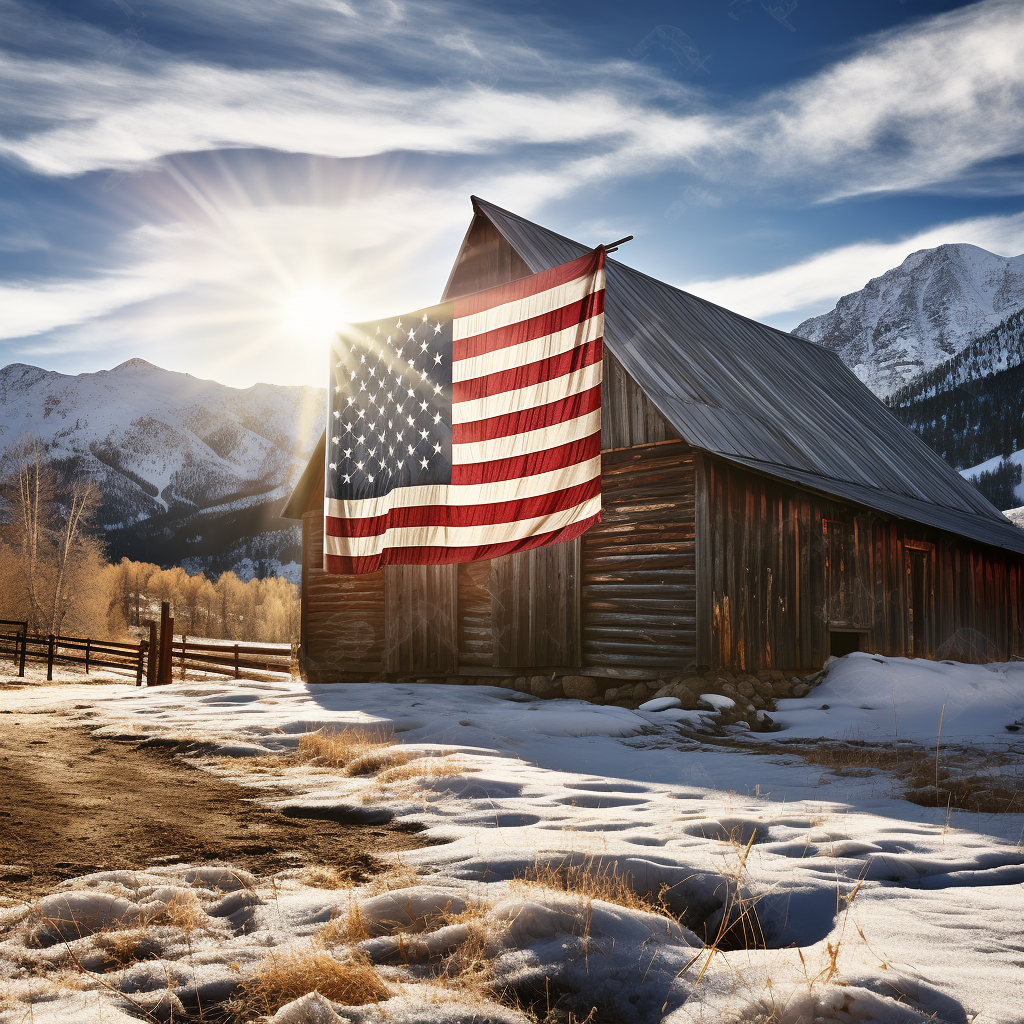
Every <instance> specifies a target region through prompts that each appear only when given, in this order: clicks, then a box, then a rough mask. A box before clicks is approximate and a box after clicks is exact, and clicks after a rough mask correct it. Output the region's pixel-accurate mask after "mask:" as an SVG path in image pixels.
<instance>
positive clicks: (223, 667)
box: [0, 619, 293, 686]
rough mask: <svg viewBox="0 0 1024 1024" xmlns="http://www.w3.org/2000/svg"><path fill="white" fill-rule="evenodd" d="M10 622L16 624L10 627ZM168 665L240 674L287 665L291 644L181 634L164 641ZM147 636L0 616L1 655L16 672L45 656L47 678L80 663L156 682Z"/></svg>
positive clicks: (276, 669)
mask: <svg viewBox="0 0 1024 1024" xmlns="http://www.w3.org/2000/svg"><path fill="white" fill-rule="evenodd" d="M11 627H16V628H15V629H12V628H11ZM169 646H170V652H171V662H172V669H173V670H177V671H178V673H179V675H180V678H184V677H185V673H186V671H187V670H188V669H192V670H198V671H203V672H208V673H213V674H215V675H223V676H232V677H234V678H235V679H240V678H241V677H242V673H243V672H254V671H255V672H280V673H290V672H291V670H292V662H293V652H292V647H291V645H290V644H236V643H231V642H230V641H223V642H220V643H217V642H200V641H196V640H189V639H188V638H187V637H185V636H183V637H182V638H181V639H180V640H172V641H171V642H170V644H169ZM149 654H150V641H149V640H145V639H143V640H137V641H128V642H124V641H120V640H101V639H96V638H95V637H71V636H30V635H29V633H28V623H27V622H18V621H14V620H8V619H0V658H5V659H9V660H11V661H13V662H14V663H15V664H16V665H17V666H18V675H19V676H24V675H25V663H26V662H29V661H32V662H46V678H47V680H50V681H52V679H53V666H54V665H55V664H57V665H61V664H64V665H70V664H77V665H84V666H85V671H86V674H88V673H89V672H90V670H91V669H94V668H120V669H126V670H128V671H130V672H131V671H133V672H134V673H135V685H136V686H141V685H142V680H143V677H144V676H145V677H146V679H147V681H148V683H149V685H151V686H153V685H156V678H155V676H156V674H157V673H156V668H157V666H156V658H155V657H154V658H150V657H149Z"/></svg>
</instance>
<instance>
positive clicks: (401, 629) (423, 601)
mask: <svg viewBox="0 0 1024 1024" xmlns="http://www.w3.org/2000/svg"><path fill="white" fill-rule="evenodd" d="M384 578H385V587H384V609H385V632H384V636H385V647H386V653H385V659H384V661H385V668H386V669H387V671H388V672H427V673H436V672H444V673H448V672H454V671H455V670H456V669H457V668H458V664H459V654H458V650H459V648H458V643H459V641H458V617H457V612H456V602H457V596H458V566H456V565H389V566H387V567H386V568H385V569H384Z"/></svg>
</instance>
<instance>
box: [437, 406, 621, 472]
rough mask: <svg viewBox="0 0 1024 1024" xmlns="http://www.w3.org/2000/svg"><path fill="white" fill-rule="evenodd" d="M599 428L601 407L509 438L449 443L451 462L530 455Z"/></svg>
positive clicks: (458, 463) (490, 460)
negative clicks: (450, 446)
mask: <svg viewBox="0 0 1024 1024" xmlns="http://www.w3.org/2000/svg"><path fill="white" fill-rule="evenodd" d="M600 429H601V410H600V409H595V410H594V411H593V412H588V413H587V414H586V415H585V416H577V417H576V418H575V419H573V420H565V421H564V422H562V423H553V424H552V425H551V426H550V427H540V428H538V429H537V430H526V431H523V432H522V433H520V434H509V436H508V437H495V438H492V439H491V440H489V441H469V442H467V443H466V444H454V443H453V444H452V465H453V466H468V465H470V464H472V463H474V462H493V461H494V460H495V459H510V458H512V457H513V456H515V455H530V454H531V453H533V452H542V451H546V450H547V449H548V448H557V447H558V446H559V445H563V444H568V443H569V442H570V441H581V440H582V439H583V438H585V437H589V436H590V435H591V434H595V433H597V431H599V430H600Z"/></svg>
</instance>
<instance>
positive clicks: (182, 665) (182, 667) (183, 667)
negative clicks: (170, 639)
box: [181, 633, 188, 679]
mask: <svg viewBox="0 0 1024 1024" xmlns="http://www.w3.org/2000/svg"><path fill="white" fill-rule="evenodd" d="M187 643H188V637H187V636H185V634H184V633H182V634H181V678H182V679H184V678H185V645H186V644H187Z"/></svg>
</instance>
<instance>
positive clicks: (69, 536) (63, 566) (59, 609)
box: [50, 481, 100, 635]
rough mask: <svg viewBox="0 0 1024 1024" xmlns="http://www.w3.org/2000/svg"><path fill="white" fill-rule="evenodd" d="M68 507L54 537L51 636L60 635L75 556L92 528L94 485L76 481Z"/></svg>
mask: <svg viewBox="0 0 1024 1024" xmlns="http://www.w3.org/2000/svg"><path fill="white" fill-rule="evenodd" d="M68 498H69V499H70V500H69V503H68V505H67V508H66V514H65V516H64V523H63V525H62V527H61V529H60V530H59V532H58V534H57V545H56V552H55V562H56V565H55V577H56V578H55V579H54V586H53V605H52V613H51V615H50V632H51V633H56V634H58V635H59V634H60V631H61V629H62V627H63V626H64V620H65V619H66V618H67V614H68V608H69V604H70V601H71V593H70V587H69V583H70V581H71V580H72V578H73V577H74V575H75V573H74V572H73V571H72V569H73V565H74V561H75V558H76V556H78V555H81V554H82V553H83V551H82V549H83V547H85V546H86V544H85V541H86V538H85V530H86V529H87V528H88V527H89V526H91V525H92V516H93V514H94V513H95V511H96V509H97V507H98V506H99V502H100V494H99V490H98V489H97V488H96V486H95V484H91V483H83V482H81V481H76V482H75V483H73V484H72V485H71V490H70V494H69V495H68Z"/></svg>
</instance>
